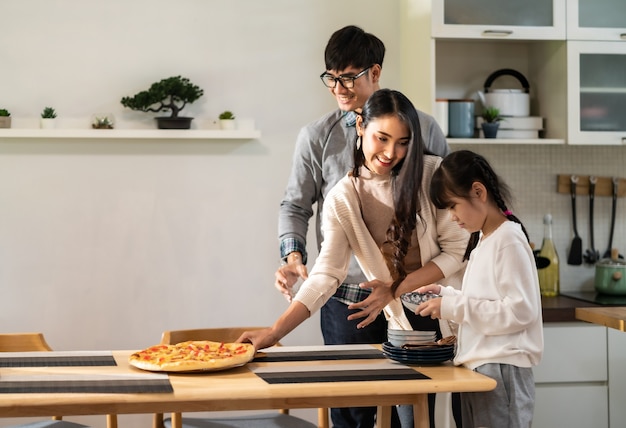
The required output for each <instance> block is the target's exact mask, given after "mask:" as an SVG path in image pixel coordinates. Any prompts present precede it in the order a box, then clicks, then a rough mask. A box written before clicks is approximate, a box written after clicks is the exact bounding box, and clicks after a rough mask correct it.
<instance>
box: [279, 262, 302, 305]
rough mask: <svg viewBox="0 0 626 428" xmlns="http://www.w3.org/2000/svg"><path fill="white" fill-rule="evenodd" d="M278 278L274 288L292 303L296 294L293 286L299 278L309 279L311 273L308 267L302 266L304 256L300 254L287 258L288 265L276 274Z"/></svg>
mask: <svg viewBox="0 0 626 428" xmlns="http://www.w3.org/2000/svg"><path fill="white" fill-rule="evenodd" d="M274 277H275V278H276V280H275V282H274V286H275V287H276V289H278V291H280V292H281V293H282V294H283V296H285V299H287V301H288V302H291V300H292V299H293V297H294V296H295V293H294V292H293V286H294V285H295V284H296V282H298V279H299V278H302V279H307V278H308V277H309V273H308V271H307V269H306V266H305V265H304V264H302V256H301V255H300V253H295V252H294V253H291V254H289V256H287V264H285V265H283V266H281V267H279V268H278V269H277V270H276V273H275V274H274Z"/></svg>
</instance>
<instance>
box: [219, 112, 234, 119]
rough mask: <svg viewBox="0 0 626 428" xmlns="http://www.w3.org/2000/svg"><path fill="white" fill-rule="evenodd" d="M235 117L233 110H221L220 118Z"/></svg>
mask: <svg viewBox="0 0 626 428" xmlns="http://www.w3.org/2000/svg"><path fill="white" fill-rule="evenodd" d="M234 118H235V115H234V114H233V112H232V111H228V110H226V111H223V112H221V113H220V115H219V119H220V120H233V119H234Z"/></svg>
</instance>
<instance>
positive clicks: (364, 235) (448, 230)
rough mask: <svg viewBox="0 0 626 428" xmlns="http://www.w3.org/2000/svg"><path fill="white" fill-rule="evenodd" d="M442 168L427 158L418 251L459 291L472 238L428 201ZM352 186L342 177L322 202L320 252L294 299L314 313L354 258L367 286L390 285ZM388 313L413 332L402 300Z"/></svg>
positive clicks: (394, 324)
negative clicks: (432, 183)
mask: <svg viewBox="0 0 626 428" xmlns="http://www.w3.org/2000/svg"><path fill="white" fill-rule="evenodd" d="M439 163H441V158H439V157H436V156H425V161H424V178H423V179H422V189H421V192H420V195H421V196H420V207H421V210H420V212H419V213H418V223H417V227H416V230H415V233H417V236H418V241H419V245H420V254H421V259H422V265H424V264H426V263H427V262H429V261H432V262H433V263H435V264H436V265H437V266H438V267H439V269H440V270H441V271H442V272H443V274H444V277H445V279H444V280H441V281H440V282H441V283H445V284H446V285H453V286H455V287H456V288H459V287H460V284H461V279H462V275H463V270H464V263H463V262H462V259H463V254H464V253H465V249H466V247H467V240H468V238H469V235H468V234H467V232H466V231H464V230H463V229H461V228H459V227H458V225H456V224H455V223H454V222H452V220H451V219H450V216H449V214H448V212H447V210H437V209H436V208H435V207H434V206H433V205H432V204H431V203H430V201H429V200H428V197H427V195H428V189H429V187H430V180H431V177H432V174H433V172H434V170H435V169H436V167H437V166H438V165H439ZM357 179H358V178H357ZM352 180H355V178H353V177H350V176H346V177H344V178H343V179H342V180H341V181H340V182H339V183H337V185H336V186H335V187H333V189H332V190H331V191H330V192H329V194H328V196H327V198H326V201H325V202H324V210H323V221H322V231H323V234H324V241H323V243H322V248H321V251H320V254H319V256H318V257H317V259H316V261H315V265H314V266H313V269H312V270H311V273H310V274H309V277H308V279H307V280H306V281H305V282H304V283H303V284H302V286H301V287H300V290H299V291H298V293H297V295H296V297H295V300H297V301H299V302H301V303H302V304H304V305H305V306H306V307H307V308H308V309H309V311H310V312H311V313H313V312H315V311H317V310H319V309H320V308H321V307H322V306H323V305H324V304H325V303H326V301H327V300H328V299H329V298H330V297H331V296H332V295H333V294H334V293H335V291H336V289H337V287H339V285H340V284H341V283H342V281H343V280H344V278H345V277H346V273H347V271H348V266H349V262H350V255H351V253H352V252H353V253H354V255H355V256H356V259H357V261H358V262H359V265H360V267H361V269H362V270H363V273H364V274H365V276H366V277H367V278H368V280H370V281H371V280H373V279H378V280H380V281H383V282H391V280H392V278H391V275H390V273H389V269H388V268H387V265H386V264H385V260H384V259H383V255H382V253H381V251H380V249H379V248H378V246H377V245H376V242H374V239H373V238H372V236H371V235H370V233H369V231H368V229H367V227H366V226H365V222H364V221H363V217H362V216H361V207H360V202H359V197H358V195H357V192H356V189H355V186H354V184H353V182H352ZM384 312H385V315H386V317H387V320H388V321H389V327H390V328H397V329H404V330H411V329H412V328H411V325H410V323H409V321H408V319H407V318H406V316H405V315H404V310H403V308H402V303H401V302H400V299H399V298H396V299H394V300H393V301H391V302H390V303H389V304H388V305H387V306H386V307H385V309H384ZM440 326H441V331H442V334H443V336H444V337H445V336H448V335H450V334H452V330H451V329H450V326H449V325H448V323H447V322H445V321H444V322H441V321H440Z"/></svg>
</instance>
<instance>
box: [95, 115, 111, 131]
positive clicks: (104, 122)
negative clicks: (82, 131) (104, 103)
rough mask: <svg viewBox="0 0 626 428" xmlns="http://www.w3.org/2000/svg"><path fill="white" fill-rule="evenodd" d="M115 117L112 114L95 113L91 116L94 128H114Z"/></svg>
mask: <svg viewBox="0 0 626 428" xmlns="http://www.w3.org/2000/svg"><path fill="white" fill-rule="evenodd" d="M114 125H115V118H114V117H113V115H112V114H110V113H108V114H94V115H93V116H92V118H91V127H92V128H93V129H113V128H114Z"/></svg>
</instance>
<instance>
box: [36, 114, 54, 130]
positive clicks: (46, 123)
mask: <svg viewBox="0 0 626 428" xmlns="http://www.w3.org/2000/svg"><path fill="white" fill-rule="evenodd" d="M39 126H40V127H41V129H53V128H56V119H44V118H43V117H42V118H41V119H40V122H39Z"/></svg>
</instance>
